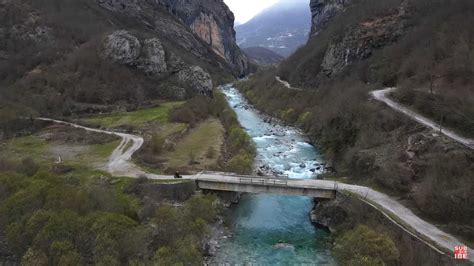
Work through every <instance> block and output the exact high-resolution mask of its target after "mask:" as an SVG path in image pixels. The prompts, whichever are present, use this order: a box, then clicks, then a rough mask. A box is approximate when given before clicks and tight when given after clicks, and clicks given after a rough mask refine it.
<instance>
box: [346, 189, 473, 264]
mask: <svg viewBox="0 0 474 266" xmlns="http://www.w3.org/2000/svg"><path fill="white" fill-rule="evenodd" d="M338 186H339V189H340V190H346V191H349V192H352V193H355V194H357V195H358V196H359V198H360V199H361V200H362V201H365V202H366V203H367V204H369V205H371V206H372V207H374V208H376V209H377V210H379V211H380V212H382V213H383V214H384V215H385V216H387V218H388V219H390V220H392V222H394V223H396V224H398V225H399V226H400V227H401V228H402V229H404V230H405V231H406V232H408V233H409V234H411V235H413V236H414V237H416V238H418V239H419V240H420V241H422V242H424V243H426V244H427V245H428V246H430V247H431V248H433V249H435V250H436V251H438V252H439V253H442V254H446V252H445V251H444V250H450V251H451V253H448V254H446V255H448V256H454V247H455V246H467V245H465V244H463V243H462V242H461V241H459V240H458V239H456V238H455V237H454V236H452V235H450V234H447V233H445V232H443V231H441V230H440V229H438V228H437V227H436V226H434V225H432V224H430V223H428V222H426V221H424V220H423V219H421V218H420V217H418V216H416V215H415V214H414V213H413V212H412V211H411V210H409V209H408V208H406V207H405V206H403V205H402V204H400V203H399V202H397V201H396V200H394V199H392V198H391V197H389V196H387V195H385V194H383V193H380V192H377V191H375V190H373V189H371V188H368V187H363V186H356V185H347V184H341V183H339V184H338ZM420 236H421V237H420ZM440 248H443V250H441V249H440ZM473 254H474V250H473V249H472V248H469V247H468V260H469V261H471V262H474V257H473V256H472V255H473Z"/></svg>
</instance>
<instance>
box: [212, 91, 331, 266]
mask: <svg viewBox="0 0 474 266" xmlns="http://www.w3.org/2000/svg"><path fill="white" fill-rule="evenodd" d="M223 92H224V94H225V95H226V98H227V100H228V102H229V104H230V106H231V107H232V108H233V109H234V111H235V112H236V113H237V118H238V120H239V122H240V124H241V125H242V126H243V128H244V129H245V131H246V132H247V133H248V134H249V135H250V136H251V138H252V140H253V141H254V142H255V146H256V151H257V156H256V160H255V168H256V169H257V170H256V171H257V172H258V171H259V170H260V171H261V174H264V173H265V174H270V175H272V174H278V175H287V176H288V177H289V178H290V179H291V178H313V177H315V176H317V175H318V174H320V173H321V172H322V167H321V163H322V161H323V160H322V158H321V156H320V155H319V154H318V153H317V150H316V149H314V147H313V146H312V145H310V144H309V143H308V139H307V138H305V137H304V136H303V134H302V133H301V132H300V130H297V129H295V128H291V127H286V126H284V125H283V124H279V123H278V120H277V119H271V118H270V117H266V116H263V117H262V116H261V113H260V112H257V111H256V110H254V109H253V108H252V107H251V106H250V105H249V104H248V103H247V102H246V101H245V99H244V98H243V97H242V95H240V94H239V93H238V92H237V90H235V89H234V88H231V86H227V87H223ZM317 169H318V170H317ZM312 207H313V203H312V200H311V199H310V198H307V197H292V196H282V195H267V194H246V195H243V196H242V198H241V200H240V203H239V204H238V205H235V206H234V207H233V208H232V210H231V211H230V214H231V217H230V218H229V219H228V223H226V224H225V226H227V227H228V228H229V231H230V232H232V234H231V237H227V238H220V239H219V241H218V245H219V246H220V248H219V252H218V254H217V256H215V257H213V258H211V260H210V261H211V262H210V263H211V264H225V263H230V264H235V263H237V264H242V263H251V264H277V263H280V264H295V263H296V264H314V263H321V264H325V265H333V264H334V259H333V257H332V255H331V253H330V249H329V244H330V242H329V241H328V240H329V237H328V233H327V231H325V230H320V229H317V228H316V227H315V226H314V225H312V224H311V222H310V220H309V216H308V213H309V212H310V211H311V209H312Z"/></svg>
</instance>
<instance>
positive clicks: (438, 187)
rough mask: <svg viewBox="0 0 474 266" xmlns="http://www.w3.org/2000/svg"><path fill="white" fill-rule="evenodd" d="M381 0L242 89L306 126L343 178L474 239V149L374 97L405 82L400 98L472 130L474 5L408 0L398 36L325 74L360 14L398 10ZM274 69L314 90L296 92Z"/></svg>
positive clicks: (362, 5) (362, 4)
mask: <svg viewBox="0 0 474 266" xmlns="http://www.w3.org/2000/svg"><path fill="white" fill-rule="evenodd" d="M379 2H380V5H375V6H374V7H372V6H371V4H370V3H373V1H364V0H361V1H356V2H355V4H354V6H353V7H350V8H348V9H347V10H346V11H345V13H344V15H342V16H339V17H337V18H336V19H335V20H334V21H333V22H332V23H331V24H330V25H329V26H328V28H327V29H326V30H325V31H323V32H321V33H320V34H319V35H317V36H316V37H314V38H313V39H312V40H310V42H309V43H308V45H306V46H305V47H303V48H301V49H300V50H299V51H297V52H296V53H295V54H294V55H293V56H292V57H290V58H289V59H288V60H287V61H286V62H284V63H283V64H282V65H281V67H280V68H279V69H276V70H270V71H266V72H262V73H257V74H256V75H255V77H254V78H252V79H251V80H250V81H248V82H243V83H240V84H238V87H239V88H240V89H241V90H242V91H243V92H244V93H245V95H246V96H247V98H249V100H250V101H251V102H252V103H253V104H255V105H256V106H257V107H259V108H260V109H262V110H263V111H265V112H268V113H271V114H273V115H276V116H278V117H280V118H282V119H284V120H285V121H288V122H290V123H292V124H294V125H297V126H299V127H301V128H303V129H304V130H305V131H306V132H307V133H308V135H309V136H310V137H311V139H312V140H313V142H314V143H317V144H318V145H319V147H320V148H321V149H322V151H323V152H324V154H325V155H326V159H327V160H328V161H330V162H332V163H334V165H335V167H336V169H337V170H338V174H337V175H338V176H349V177H350V178H349V182H354V183H362V184H368V185H371V186H374V187H376V188H377V189H380V190H383V191H384V192H386V193H389V194H391V195H394V196H397V197H399V200H401V201H403V202H404V203H405V204H407V205H409V206H411V207H412V208H413V209H414V211H415V212H417V213H419V214H420V215H421V216H422V217H424V218H426V219H429V220H432V221H433V222H434V223H437V224H440V226H441V227H443V228H444V229H446V230H448V231H450V232H452V233H453V234H456V235H457V236H459V237H461V238H463V239H464V240H466V241H467V242H471V243H472V241H473V239H474V224H473V220H472V217H474V208H473V207H472V206H474V195H473V193H472V191H474V181H473V175H472V173H474V168H473V167H474V155H473V153H472V151H471V150H469V149H467V148H465V147H463V146H461V145H459V144H456V143H454V142H452V141H450V140H448V139H446V138H444V137H440V136H437V135H433V132H430V131H429V130H427V129H425V128H424V127H422V126H420V125H418V124H416V123H415V122H413V121H411V120H409V119H408V118H406V117H404V116H402V115H399V114H397V113H396V112H394V111H392V110H391V109H389V108H386V107H385V106H384V105H383V104H380V103H378V102H375V101H370V100H369V96H368V92H369V91H371V90H375V89H381V88H383V87H384V86H386V85H397V86H400V87H403V89H402V90H400V92H399V93H398V94H396V95H395V97H397V99H400V101H401V102H402V103H405V104H407V105H411V106H413V108H415V109H418V110H419V111H420V112H422V113H424V114H425V115H427V116H431V117H432V118H433V119H434V120H439V117H440V116H441V115H443V116H444V123H445V125H447V126H450V127H455V129H456V130H458V131H459V132H464V134H466V135H472V132H473V131H472V117H473V115H472V106H474V98H473V95H472V88H473V87H472V86H473V83H472V81H473V80H472V77H473V73H474V68H473V65H472V59H471V58H472V54H473V51H474V40H473V38H472V36H474V32H472V29H473V28H472V27H470V25H471V24H472V13H473V11H474V3H473V2H472V1H466V0H462V1H448V0H444V1H443V0H437V1H425V0H412V1H407V2H408V5H407V8H408V9H407V11H408V12H407V14H406V16H405V17H403V19H405V20H406V23H407V27H406V29H405V32H404V34H403V35H402V36H401V37H399V38H398V40H397V41H396V42H394V43H391V44H389V45H387V46H385V47H379V48H378V49H376V50H375V51H374V53H373V54H372V55H371V57H369V58H367V59H365V60H362V61H359V62H355V63H353V64H351V65H349V66H347V67H346V69H344V70H343V71H342V72H340V73H339V74H337V75H334V76H331V77H329V78H328V77H325V76H321V75H318V74H319V72H320V71H321V68H320V65H321V62H322V59H323V56H324V53H325V49H326V48H327V45H328V43H329V42H330V41H331V40H332V39H334V38H337V37H338V36H339V35H340V34H342V33H343V30H344V29H347V28H349V27H350V26H351V25H354V24H355V23H357V22H358V21H363V20H365V19H367V18H372V19H376V17H377V16H381V15H384V14H387V13H390V12H391V11H390V7H393V6H397V5H398V3H399V1H379ZM383 4H387V5H386V6H383ZM357 5H359V7H357ZM377 9H379V10H377ZM356 10H359V11H360V12H361V13H357V12H355V11H356ZM353 12H354V13H353ZM430 54H431V55H433V56H427V55H430ZM426 61H427V62H426ZM433 66H436V67H435V68H430V67H433ZM431 73H434V74H432V75H431ZM275 75H280V76H283V77H284V78H285V79H286V80H289V81H290V82H291V83H292V85H293V86H295V87H300V88H305V89H306V90H303V91H297V90H288V89H286V88H284V87H283V86H282V85H281V84H279V83H278V82H276V81H275V78H274V76H275ZM433 76H436V77H438V76H440V77H442V78H439V79H438V78H436V81H435V82H433V85H434V93H433V94H432V95H430V93H429V91H430V90H429V87H430V81H432V80H433V78H432V77H433ZM369 83H370V84H369Z"/></svg>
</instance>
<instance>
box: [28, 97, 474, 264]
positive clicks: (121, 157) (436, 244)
mask: <svg viewBox="0 0 474 266" xmlns="http://www.w3.org/2000/svg"><path fill="white" fill-rule="evenodd" d="M392 90H393V89H385V90H382V91H374V92H372V93H371V94H372V95H373V96H374V97H375V98H376V99H377V100H380V101H383V102H385V103H387V104H388V105H389V106H391V107H392V108H394V109H396V110H398V111H400V112H402V113H405V114H407V115H409V116H410V117H412V118H413V119H415V120H417V121H420V122H421V123H423V124H426V125H427V126H430V127H432V128H435V129H436V128H437V126H436V123H434V122H432V121H430V120H428V119H426V118H423V117H422V116H420V115H418V114H416V113H414V112H412V111H410V110H408V109H406V108H404V107H402V106H400V105H399V104H397V103H395V102H393V101H391V100H390V99H387V98H386V97H385V95H386V94H387V93H389V92H390V91H392ZM37 119H38V120H42V121H49V122H54V123H58V124H65V125H68V126H71V127H75V128H81V129H84V130H87V131H90V132H97V133H104V134H109V135H116V136H119V137H120V138H121V139H122V141H121V142H120V145H119V146H118V147H117V148H116V149H115V150H114V151H113V153H112V155H111V156H110V158H109V161H108V163H107V166H106V168H107V170H108V172H110V173H111V174H112V175H114V176H129V177H140V176H145V177H147V178H150V179H167V178H171V176H163V175H155V174H150V173H147V172H145V171H143V170H141V169H140V168H139V167H138V166H136V165H135V164H134V163H133V162H132V161H131V158H132V155H133V154H134V153H135V152H136V151H137V150H139V149H140V148H141V146H142V145H143V142H144V140H143V138H142V137H140V136H136V135H132V134H126V133H119V132H113V131H108V130H101V129H95V128H89V127H85V126H80V125H77V124H74V123H70V122H65V121H61V120H55V119H50V118H37ZM445 134H446V133H445ZM448 134H450V135H447V136H449V137H451V138H453V139H454V140H456V141H459V142H460V143H463V144H464V145H466V146H468V147H470V148H472V141H471V140H467V139H464V138H462V137H459V136H457V135H455V134H454V135H453V133H448ZM130 142H131V144H129V143H130ZM185 178H189V179H200V178H201V179H206V178H208V179H209V178H211V179H212V178H214V179H216V180H219V179H225V178H230V177H229V175H225V174H218V173H215V174H211V175H209V174H203V173H200V174H197V175H195V176H187V177H185ZM313 181H317V182H330V184H329V183H328V184H325V185H329V186H336V187H337V188H338V189H339V190H340V191H348V192H351V193H354V194H356V195H358V197H359V198H360V199H361V200H362V201H364V202H366V203H367V204H369V205H371V206H372V207H374V208H375V209H377V210H378V211H380V212H381V213H382V214H384V215H385V216H386V217H387V218H388V219H390V220H391V221H392V222H394V223H395V224H397V225H398V226H400V227H401V228H402V229H403V230H405V231H406V232H407V233H409V234H411V235H412V236H413V237H416V238H417V239H419V240H420V241H422V242H424V243H426V244H427V245H428V246H430V247H431V248H433V249H434V250H436V251H437V252H439V253H442V254H446V252H447V251H448V250H454V247H455V246H459V245H461V246H467V245H465V244H463V243H462V242H461V241H459V240H458V239H456V238H455V237H454V236H452V235H450V234H447V233H445V232H443V231H441V230H439V229H438V228H437V227H436V226H434V225H432V224H430V223H428V222H426V221H424V220H422V219H421V218H419V217H418V216H416V215H415V214H414V213H413V212H412V211H411V210H409V209H408V208H406V207H405V206H403V205H402V204H401V203H399V202H397V201H396V200H395V199H393V198H391V197H390V196H388V195H385V194H383V193H380V192H377V191H375V190H373V189H371V188H368V187H364V186H357V185H349V184H344V183H336V185H335V183H334V182H332V181H324V180H313ZM299 182H305V181H299ZM307 182H310V181H307ZM451 254H452V253H451ZM451 254H449V253H448V254H447V255H448V256H452V255H451ZM473 255H474V250H473V249H472V248H469V247H468V260H469V261H470V262H473V263H474V256H473Z"/></svg>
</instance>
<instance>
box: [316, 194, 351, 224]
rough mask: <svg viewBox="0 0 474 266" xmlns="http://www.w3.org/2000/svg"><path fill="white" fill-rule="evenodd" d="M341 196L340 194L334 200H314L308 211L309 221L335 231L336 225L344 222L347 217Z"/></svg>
mask: <svg viewBox="0 0 474 266" xmlns="http://www.w3.org/2000/svg"><path fill="white" fill-rule="evenodd" d="M343 198H344V197H342V196H340V197H338V198H336V199H335V200H331V201H321V202H316V205H315V206H314V208H313V210H312V211H311V213H310V218H311V222H312V223H314V224H316V225H318V226H322V227H324V228H327V229H328V230H329V231H331V232H332V233H335V232H336V228H337V226H339V225H341V224H343V223H344V222H346V220H347V217H348V213H347V210H345V209H344V205H343V203H344V202H343V201H344V200H343Z"/></svg>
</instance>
